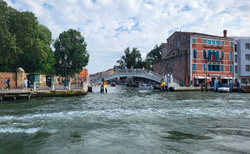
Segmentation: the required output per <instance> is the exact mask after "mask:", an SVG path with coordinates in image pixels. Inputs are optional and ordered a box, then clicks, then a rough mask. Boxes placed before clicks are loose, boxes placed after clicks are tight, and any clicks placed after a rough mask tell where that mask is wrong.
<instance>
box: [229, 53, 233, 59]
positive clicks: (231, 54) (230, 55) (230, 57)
mask: <svg viewBox="0 0 250 154" xmlns="http://www.w3.org/2000/svg"><path fill="white" fill-rule="evenodd" d="M232 56H233V53H232V51H230V53H229V60H230V61H232V60H233V57H232Z"/></svg>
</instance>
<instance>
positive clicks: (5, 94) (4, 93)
mask: <svg viewBox="0 0 250 154" xmlns="http://www.w3.org/2000/svg"><path fill="white" fill-rule="evenodd" d="M86 94H87V91H86V90H83V89H73V90H37V91H31V90H30V89H28V90H27V91H23V90H22V89H11V90H0V101H2V100H4V99H11V98H13V100H16V99H17V98H26V99H30V98H33V97H70V96H78V95H86Z"/></svg>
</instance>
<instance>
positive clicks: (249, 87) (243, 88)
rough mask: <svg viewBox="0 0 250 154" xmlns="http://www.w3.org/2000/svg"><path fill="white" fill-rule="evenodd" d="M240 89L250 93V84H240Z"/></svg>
mask: <svg viewBox="0 0 250 154" xmlns="http://www.w3.org/2000/svg"><path fill="white" fill-rule="evenodd" d="M240 91H241V92H242V93H250V85H241V87H240Z"/></svg>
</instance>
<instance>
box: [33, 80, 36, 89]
mask: <svg viewBox="0 0 250 154" xmlns="http://www.w3.org/2000/svg"><path fill="white" fill-rule="evenodd" d="M33 88H34V91H36V81H35V82H34V86H33Z"/></svg>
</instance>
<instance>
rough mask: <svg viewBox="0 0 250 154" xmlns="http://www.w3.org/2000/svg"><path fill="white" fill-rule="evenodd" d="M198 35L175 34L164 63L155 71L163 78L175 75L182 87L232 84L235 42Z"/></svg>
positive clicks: (163, 60)
mask: <svg viewBox="0 0 250 154" xmlns="http://www.w3.org/2000/svg"><path fill="white" fill-rule="evenodd" d="M223 33H224V35H223V36H214V35H209V34H203V33H195V32H181V31H176V32H174V33H173V34H172V35H171V36H170V37H169V38H168V39H167V46H164V48H165V50H162V55H166V56H162V60H161V61H159V62H156V63H155V64H154V66H153V70H154V71H155V72H157V73H160V74H161V75H167V74H172V75H173V78H174V79H176V80H178V81H179V83H180V84H181V85H186V86H188V85H189V86H190V85H192V86H196V85H199V84H201V83H205V82H207V83H210V85H211V86H212V85H213V82H214V80H217V81H219V82H220V83H221V84H229V80H231V79H233V78H234V70H233V69H234V67H233V66H234V52H233V51H234V39H233V38H228V37H227V31H226V30H224V31H223Z"/></svg>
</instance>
